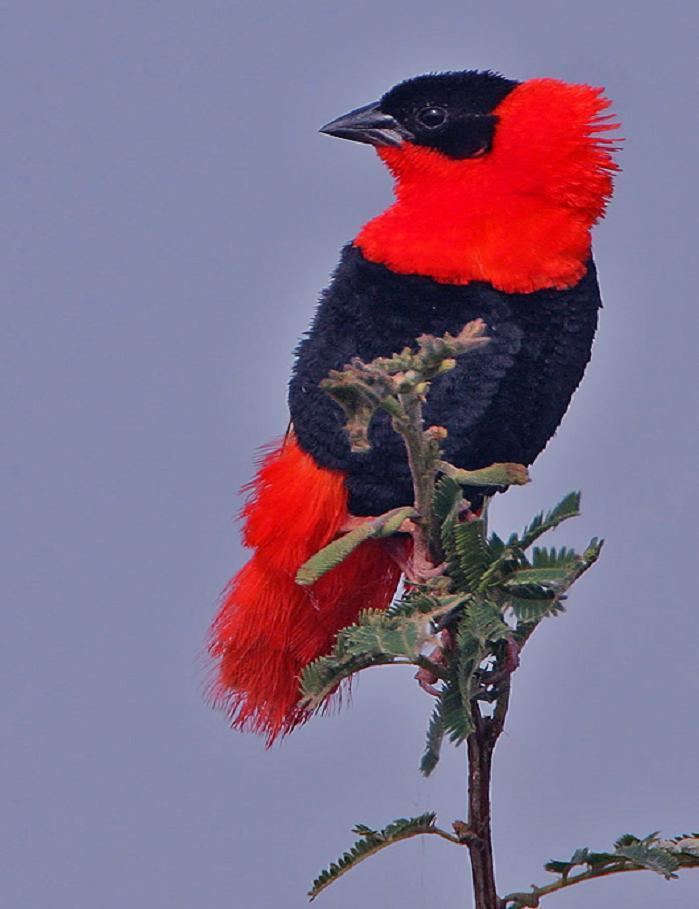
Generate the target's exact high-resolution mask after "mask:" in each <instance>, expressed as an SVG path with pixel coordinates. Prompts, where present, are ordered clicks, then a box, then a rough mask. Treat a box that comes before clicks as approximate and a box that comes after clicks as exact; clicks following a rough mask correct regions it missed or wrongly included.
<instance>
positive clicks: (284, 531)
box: [210, 438, 400, 744]
mask: <svg viewBox="0 0 699 909" xmlns="http://www.w3.org/2000/svg"><path fill="white" fill-rule="evenodd" d="M250 488H251V490H252V493H253V495H252V497H251V500H250V501H249V503H248V505H247V506H246V507H245V509H244V512H243V515H244V517H245V519H246V526H245V532H244V540H245V543H246V545H247V546H250V547H251V548H253V549H254V550H255V552H254V555H253V556H252V558H251V559H250V561H249V562H248V563H247V564H246V565H245V566H244V567H243V568H242V569H241V571H240V572H239V573H238V574H237V575H236V577H235V578H234V579H233V580H232V581H231V583H230V585H229V587H228V590H227V591H226V594H225V597H224V601H223V604H222V606H221V610H220V612H219V614H218V616H217V617H216V620H215V622H214V624H213V628H212V634H211V644H210V652H211V655H212V656H213V657H214V658H215V660H216V661H217V670H218V673H217V678H216V681H215V683H214V690H213V700H214V703H216V704H217V705H219V706H223V707H224V708H225V709H226V710H227V712H228V714H229V716H230V718H231V720H232V722H233V725H234V726H235V727H237V728H239V729H250V730H253V731H255V732H261V733H264V734H265V735H266V736H267V743H268V744H271V743H272V742H273V741H274V739H275V738H276V737H277V736H278V735H279V734H280V733H281V734H283V733H287V732H290V731H291V730H292V729H293V728H294V727H295V726H297V725H298V724H299V723H302V722H304V721H305V720H306V719H307V718H308V716H307V712H306V711H304V710H302V709H301V708H300V707H299V675H300V673H301V671H302V669H303V668H304V666H306V665H307V664H308V663H310V662H311V661H312V660H314V659H315V658H316V657H318V656H321V655H322V654H324V653H327V652H328V651H329V650H330V649H331V648H332V645H333V641H334V638H335V635H336V634H337V631H338V630H339V629H340V628H342V627H344V626H345V625H349V624H351V623H352V622H354V621H355V619H356V618H357V616H358V614H359V612H360V611H361V610H363V609H384V608H386V607H387V606H388V604H389V603H390V601H391V597H392V596H393V593H394V591H395V589H396V585H397V584H398V580H399V576H400V570H399V569H398V567H397V566H396V564H395V562H394V561H393V560H392V559H391V557H390V555H389V553H388V551H387V550H386V548H385V546H384V545H383V544H382V543H380V542H378V541H369V542H367V543H363V544H362V545H361V546H360V547H359V548H358V549H356V550H355V552H354V553H352V555H351V556H350V557H349V558H348V559H346V560H345V561H344V562H342V563H341V564H340V565H338V566H337V567H336V568H334V569H333V570H332V571H330V572H328V574H326V575H325V576H324V577H322V578H321V579H320V580H319V581H318V582H317V583H315V584H314V585H313V586H312V587H310V588H309V587H299V586H298V585H297V584H296V583H295V581H294V578H295V575H296V571H297V570H298V568H299V567H300V566H301V565H302V564H303V562H305V561H306V560H307V559H308V558H309V557H310V556H311V555H313V554H314V553H315V552H317V551H318V550H319V549H321V548H322V547H323V546H325V545H326V544H327V543H329V542H330V541H331V540H332V539H333V537H335V536H336V535H337V533H338V531H339V529H340V527H341V526H342V524H343V522H344V521H345V519H346V517H347V493H346V490H345V485H344V477H343V474H342V473H341V472H339V471H331V470H326V469H323V468H320V467H318V466H317V465H316V464H315V462H314V461H313V460H312V458H311V457H310V456H309V455H307V454H306V453H305V452H303V451H302V450H301V449H300V448H299V446H298V445H297V443H296V442H295V440H294V439H293V438H292V439H289V440H287V441H286V443H284V444H283V445H282V446H281V447H280V448H278V449H277V450H275V451H272V452H271V453H270V454H269V455H268V456H267V457H266V458H265V460H264V462H263V464H262V466H261V468H260V470H259V472H258V474H257V477H256V478H255V480H254V482H253V483H252V484H251V487H250Z"/></svg>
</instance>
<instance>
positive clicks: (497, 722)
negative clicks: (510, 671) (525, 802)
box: [466, 680, 510, 909]
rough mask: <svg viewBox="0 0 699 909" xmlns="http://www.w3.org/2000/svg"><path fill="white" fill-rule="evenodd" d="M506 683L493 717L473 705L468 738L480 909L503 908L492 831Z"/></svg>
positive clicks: (470, 806) (475, 876)
mask: <svg viewBox="0 0 699 909" xmlns="http://www.w3.org/2000/svg"><path fill="white" fill-rule="evenodd" d="M509 694H510V685H509V680H508V681H506V682H505V683H504V684H503V685H502V687H501V690H500V693H499V695H498V697H497V700H496V704H495V710H494V713H493V715H492V717H484V716H483V715H482V714H481V711H480V707H479V706H478V702H477V701H473V702H472V705H471V718H472V720H473V723H474V726H475V729H474V731H473V732H472V733H471V735H470V736H469V737H468V740H467V743H466V744H467V751H468V827H469V829H470V830H471V831H473V833H474V834H475V838H474V839H473V840H472V841H471V842H469V843H468V844H467V845H468V851H469V856H470V859H471V877H472V880H473V893H474V897H475V907H476V909H501V906H502V902H501V900H500V899H499V898H498V895H497V890H496V887H495V865H494V862H493V842H492V829H491V805H490V781H491V775H492V765H493V751H494V750H495V745H496V743H497V740H498V738H499V737H500V734H501V732H502V730H503V726H504V723H505V716H506V714H507V707H508V703H509Z"/></svg>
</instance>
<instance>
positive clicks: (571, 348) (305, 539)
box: [209, 70, 619, 745]
mask: <svg viewBox="0 0 699 909" xmlns="http://www.w3.org/2000/svg"><path fill="white" fill-rule="evenodd" d="M610 105H611V102H610V101H609V99H608V98H607V97H606V96H605V94H604V90H603V89H601V88H597V87H592V86H590V85H586V84H573V83H567V82H563V81H561V80H558V79H553V78H533V79H528V80H523V81H518V80H515V79H510V78H506V77H504V76H502V75H500V74H499V73H496V72H492V71H489V70H485V71H480V70H463V71H455V72H443V73H429V74H425V75H419V76H416V77H413V78H410V79H407V80H406V81H403V82H400V83H399V84H397V85H395V86H394V87H393V88H391V89H390V90H389V91H387V92H386V93H385V94H384V95H383V96H382V97H381V98H380V100H379V101H377V102H373V103H371V104H366V105H364V106H362V107H359V108H357V109H355V110H353V111H351V112H350V113H348V114H345V115H343V116H341V117H338V118H337V119H335V120H332V121H331V122H329V123H327V124H326V125H325V126H323V127H322V129H321V130H320V131H321V133H324V134H327V135H329V136H334V137H338V138H343V139H348V140H351V141H355V142H359V143H364V144H368V145H370V146H373V147H374V149H375V150H376V153H377V154H378V157H379V158H380V160H381V161H382V162H383V164H384V165H385V166H386V167H387V168H388V169H389V171H390V172H391V174H392V176H393V179H394V194H395V199H394V201H393V202H392V204H391V205H390V206H389V207H388V208H387V209H386V210H385V211H383V212H381V213H379V214H378V215H377V216H375V217H373V218H372V219H371V220H370V221H369V222H368V223H366V224H365V225H364V226H363V227H362V228H361V229H360V230H359V232H358V233H357V235H356V236H355V238H354V239H353V240H352V241H351V242H350V243H348V244H347V245H346V246H344V248H343V249H342V251H341V254H340V260H339V264H338V265H337V267H336V269H335V271H334V273H333V276H332V279H331V281H330V283H329V285H328V286H327V287H326V289H325V290H324V291H323V292H322V293H321V295H320V301H319V303H318V306H317V310H316V312H315V316H314V319H313V322H312V325H311V327H310V330H309V331H308V332H307V333H306V334H305V335H304V336H303V338H302V339H301V341H300V343H299V344H298V347H297V349H296V356H295V362H294V366H293V371H292V375H291V379H290V383H289V390H288V403H289V412H290V420H291V423H290V426H291V428H290V430H289V431H288V432H287V434H286V436H285V437H284V438H283V439H282V440H281V441H279V442H276V443H274V444H272V445H271V446H269V447H268V448H267V449H265V451H264V454H263V457H262V459H261V463H260V466H259V470H258V472H257V474H256V476H255V477H254V479H253V480H252V481H251V483H250V484H249V485H248V486H247V487H246V492H247V495H248V498H247V501H246V504H245V505H244V507H243V510H242V519H243V522H244V528H243V541H244V543H245V545H246V546H247V547H249V549H250V550H251V551H252V552H251V556H250V558H249V559H248V561H247V563H246V564H244V565H243V567H242V568H241V569H240V570H239V572H238V573H237V574H236V575H235V577H234V578H233V579H232V581H231V582H230V584H229V585H228V587H227V588H226V590H225V591H224V594H223V596H222V601H221V604H220V608H219V611H218V614H217V616H216V618H215V620H214V621H213V624H212V627H211V631H210V637H209V652H210V654H211V658H212V666H213V681H212V683H211V700H212V702H213V703H214V705H215V706H217V707H219V708H221V709H223V710H224V711H225V712H226V714H227V716H228V718H229V721H230V723H231V724H232V725H233V727H235V728H237V729H240V730H246V731H247V730H249V731H252V732H256V733H258V734H261V735H263V736H264V737H265V738H266V742H267V745H270V744H271V743H272V742H274V741H275V740H276V739H277V738H278V737H279V736H284V735H286V734H288V733H290V732H291V731H292V730H293V729H294V728H295V727H297V726H299V725H301V724H302V723H304V722H305V721H306V720H307V719H308V718H309V711H308V709H307V707H305V706H304V702H303V700H302V698H301V696H300V693H299V679H300V676H301V673H302V672H303V670H304V668H305V667H306V666H307V665H308V664H309V663H311V662H312V661H313V660H315V659H316V658H318V657H319V656H322V655H324V654H326V653H328V652H330V651H331V650H332V647H333V644H334V641H335V638H336V635H337V632H338V630H339V629H340V628H342V627H345V626H347V625H350V624H352V623H353V622H354V621H356V619H357V618H358V616H359V614H360V612H361V611H363V610H365V609H385V608H387V607H388V605H390V602H391V601H392V598H393V596H394V594H395V591H396V588H397V585H398V583H399V581H400V577H401V566H400V564H399V561H400V560H397V559H396V558H395V547H393V548H392V547H391V546H389V545H387V541H385V540H367V541H366V542H364V543H363V544H362V545H360V546H359V547H358V548H357V549H356V550H355V551H354V552H353V553H352V554H351V555H350V557H349V558H347V559H346V560H345V561H344V562H342V563H341V564H339V565H338V566H336V567H335V568H334V569H332V570H331V571H330V572H328V574H326V575H325V576H324V577H322V578H320V579H319V580H318V581H316V583H315V584H313V585H312V586H310V587H302V586H299V585H298V584H297V583H296V582H295V575H296V572H297V570H298V569H299V567H300V566H301V565H302V564H303V563H304V562H305V561H306V560H307V559H308V558H309V557H310V556H311V555H313V554H314V553H315V552H317V551H318V550H319V549H321V548H322V547H323V546H325V545H327V544H328V543H329V542H331V541H332V540H333V539H335V538H337V537H338V535H340V534H342V533H343V532H344V531H343V528H346V527H347V526H348V522H351V520H353V519H358V518H362V517H367V516H371V515H379V514H381V513H383V512H385V511H388V510H389V509H392V508H396V507H399V506H402V505H410V504H411V503H412V501H413V490H412V483H411V477H410V472H409V468H408V464H407V459H406V455H405V451H404V449H403V445H402V441H401V439H400V437H399V436H398V435H397V434H396V433H395V432H394V431H393V430H392V428H391V425H390V418H389V417H388V415H387V414H385V413H380V412H379V413H377V414H376V415H375V416H374V418H373V421H372V424H371V426H370V431H369V440H370V443H371V447H370V449H369V450H367V451H362V452H354V451H352V450H351V449H350V445H349V442H348V437H347V434H346V432H345V429H344V416H343V413H342V411H341V409H340V407H339V406H338V405H337V404H336V403H335V402H334V401H333V400H332V399H331V398H330V397H329V396H328V395H327V394H326V393H325V392H324V391H323V389H322V388H321V387H320V383H321V381H322V380H323V379H324V378H325V377H326V376H327V375H328V373H329V372H330V371H331V370H334V369H341V368H342V367H343V366H344V365H345V364H346V363H348V362H349V361H350V360H351V359H352V358H353V357H360V358H361V359H362V360H364V361H371V360H372V359H374V358H375V357H379V356H390V355H391V354H393V353H395V352H398V351H400V350H402V349H404V348H405V347H410V346H411V345H412V346H414V344H415V339H416V338H417V337H418V336H419V335H421V334H424V333H429V334H433V335H443V334H444V333H445V332H451V333H453V334H455V333H458V331H459V330H460V329H461V328H462V327H463V326H464V325H465V324H466V323H468V322H469V321H471V320H473V319H481V320H483V322H484V323H485V326H486V330H487V335H488V337H489V343H488V344H487V345H486V346H484V347H483V348H482V349H481V350H479V351H477V352H475V353H473V354H471V355H470V356H469V357H468V358H464V359H462V360H459V361H458V363H457V365H456V368H454V369H453V370H452V371H451V372H449V373H446V374H445V375H442V376H440V377H438V378H437V379H436V380H435V381H434V382H433V384H432V388H431V391H430V395H429V399H428V401H427V405H426V410H425V419H426V425H439V426H444V427H446V429H447V431H448V435H447V438H446V440H445V442H444V448H443V451H444V457H445V458H446V460H448V461H449V462H451V463H452V464H454V465H456V466H457V467H462V468H466V469H476V468H480V467H484V466H487V465H490V464H492V463H494V462H504V461H506V462H515V463H519V464H523V465H527V466H528V465H530V464H532V462H533V461H534V460H535V458H536V457H537V456H538V455H539V454H540V452H541V451H542V450H543V449H544V448H545V446H546V444H547V443H548V441H549V439H550V438H551V437H552V436H553V434H554V433H555V431H556V429H557V428H558V426H559V423H560V422H561V420H562V418H563V416H564V414H565V412H566V410H567V408H568V405H569V402H570V400H571V396H572V395H573V393H574V391H575V390H576V388H577V386H578V384H579V383H580V380H581V378H582V376H583V373H584V371H585V368H586V365H587V363H588V361H589V359H590V355H591V348H592V343H593V338H594V336H595V332H596V328H597V321H598V311H599V308H600V307H601V296H600V290H599V284H598V279H597V273H596V268H595V264H594V261H593V258H592V252H591V228H592V227H593V226H594V225H595V224H596V223H597V222H598V221H599V220H600V218H601V217H602V216H603V215H604V213H605V209H606V206H607V203H608V201H609V199H610V198H611V195H612V191H613V178H614V175H615V171H617V170H618V169H619V168H618V164H617V163H616V161H615V158H614V153H615V152H616V151H617V150H618V148H619V145H618V140H616V139H615V138H614V137H613V136H612V137H610V136H609V135H607V134H608V132H609V131H611V130H615V129H617V128H618V125H619V124H618V122H617V121H616V118H615V116H614V115H613V114H612V113H610V112H609V108H610ZM493 491H494V490H493ZM467 492H468V490H467ZM471 492H472V493H473V495H472V496H471V495H469V498H470V499H472V500H473V501H476V502H477V500H478V493H477V491H476V490H472V491H471ZM482 492H483V491H482V490H481V494H482ZM485 492H486V493H487V492H489V491H488V490H486V491H485Z"/></svg>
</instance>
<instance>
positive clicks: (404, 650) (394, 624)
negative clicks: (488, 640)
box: [301, 598, 453, 710]
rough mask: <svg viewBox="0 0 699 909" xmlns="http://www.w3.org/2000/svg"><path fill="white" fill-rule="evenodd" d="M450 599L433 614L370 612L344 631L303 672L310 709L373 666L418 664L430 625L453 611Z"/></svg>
mask: <svg viewBox="0 0 699 909" xmlns="http://www.w3.org/2000/svg"><path fill="white" fill-rule="evenodd" d="M452 599H453V598H450V599H449V600H448V601H447V602H446V603H445V604H443V605H441V606H440V607H439V608H438V609H436V610H434V612H432V613H430V612H421V611H420V610H414V611H412V612H410V613H408V614H401V613H398V614H396V613H388V612H385V611H384V610H381V609H373V610H372V609H368V610H366V611H364V612H362V613H360V615H359V618H358V619H357V621H356V622H355V623H354V625H348V626H347V627H346V628H341V629H340V631H339V632H338V634H337V638H336V641H335V647H334V648H333V650H332V652H331V653H329V654H326V655H325V656H321V657H318V659H316V660H314V661H313V662H312V663H310V664H309V665H308V666H306V668H305V669H304V670H303V673H302V675H301V692H302V695H303V699H304V704H305V706H306V707H307V708H308V709H309V710H316V709H318V708H319V707H320V706H321V705H322V704H323V701H324V700H325V698H326V697H327V696H328V695H329V694H331V693H332V692H333V691H334V690H335V689H336V688H337V686H338V685H339V684H340V682H342V681H344V680H345V679H347V678H349V677H350V676H351V675H354V674H355V673H356V672H360V671H361V670H362V669H368V668H370V667H371V666H385V665H387V664H390V663H393V662H395V661H396V659H399V658H402V662H404V663H405V662H407V663H413V664H415V665H418V658H419V657H420V653H421V651H422V649H423V647H424V645H425V643H426V642H427V641H428V640H429V639H430V638H431V636H432V632H431V624H432V622H433V621H435V620H436V619H438V618H439V617H440V616H442V615H445V614H446V613H447V612H449V610H450V609H451V608H452V606H451V600H452Z"/></svg>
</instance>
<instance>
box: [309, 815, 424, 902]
mask: <svg viewBox="0 0 699 909" xmlns="http://www.w3.org/2000/svg"><path fill="white" fill-rule="evenodd" d="M435 821H436V817H435V815H434V813H432V812H428V813H426V814H421V815H419V816H418V817H411V818H399V819H398V820H396V821H393V822H392V823H390V824H388V825H387V826H386V827H384V828H383V830H373V829H372V828H371V827H367V826H366V825H364V824H358V825H357V826H356V827H355V828H354V832H355V833H358V834H360V836H361V839H359V840H357V842H356V843H354V845H353V846H352V847H351V848H350V849H349V850H348V851H347V852H345V853H344V854H343V855H341V856H340V858H339V859H338V860H337V861H336V862H332V863H331V864H330V866H329V867H328V868H327V869H326V870H324V871H322V872H321V873H320V874H319V875H318V877H317V878H316V879H315V880H314V881H313V886H312V887H311V889H310V891H309V893H308V896H309V898H310V899H311V900H314V899H315V898H316V897H317V896H318V895H319V894H320V893H322V892H323V890H325V889H326V887H329V886H330V884H332V883H333V882H334V881H336V880H337V879H338V878H339V877H342V875H343V874H346V873H347V872H348V871H349V870H350V869H351V868H353V867H354V866H355V865H358V864H359V862H361V861H364V859H366V858H369V856H370V855H376V853H377V852H380V851H381V850H382V849H385V848H386V847H387V846H390V845H392V844H393V843H397V842H400V841H401V840H407V839H410V838H411V837H414V836H420V835H422V834H426V833H434V832H435V830H436V828H435Z"/></svg>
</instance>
